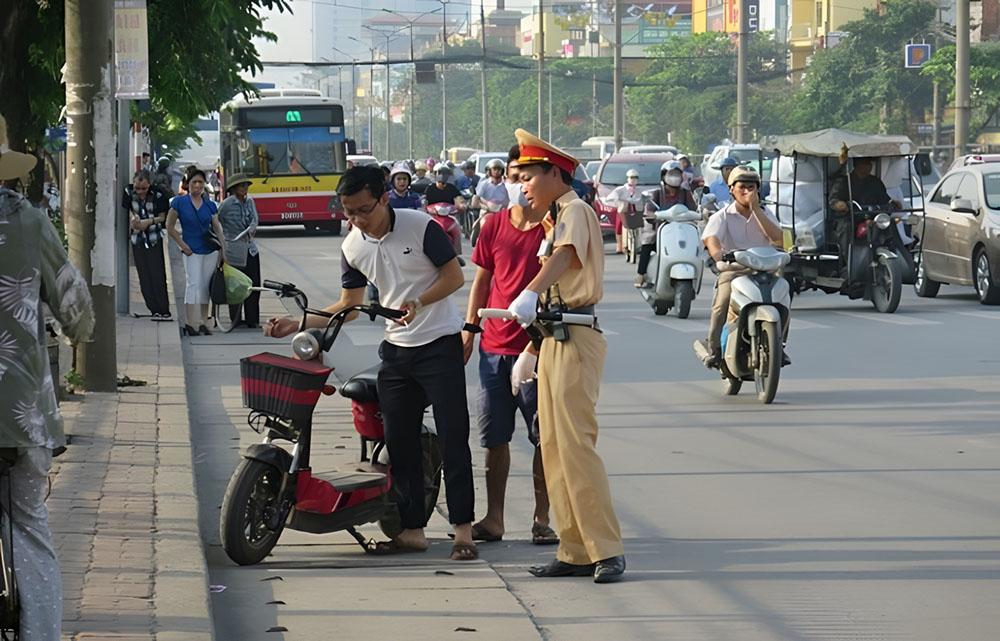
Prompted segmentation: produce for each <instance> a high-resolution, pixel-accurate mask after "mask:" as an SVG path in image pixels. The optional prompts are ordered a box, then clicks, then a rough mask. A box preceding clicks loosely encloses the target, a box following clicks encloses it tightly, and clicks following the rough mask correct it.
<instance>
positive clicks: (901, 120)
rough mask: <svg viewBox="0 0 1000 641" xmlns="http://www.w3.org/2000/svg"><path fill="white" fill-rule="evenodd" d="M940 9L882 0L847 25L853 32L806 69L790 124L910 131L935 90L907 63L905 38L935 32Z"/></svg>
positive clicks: (914, 0) (917, 1)
mask: <svg viewBox="0 0 1000 641" xmlns="http://www.w3.org/2000/svg"><path fill="white" fill-rule="evenodd" d="M936 10H937V9H936V6H935V4H933V3H931V2H929V1H926V0H884V1H883V2H882V3H881V7H880V8H879V9H865V13H864V18H862V19H860V20H856V21H853V22H849V23H847V24H845V25H844V26H843V27H842V30H843V31H846V32H848V34H849V35H848V36H847V37H846V38H845V39H844V40H843V41H841V43H840V44H839V45H837V46H836V47H833V48H830V49H824V50H821V51H818V52H816V55H815V56H813V59H812V62H811V63H810V65H809V67H808V68H807V69H806V70H805V78H804V80H803V83H802V87H801V88H800V89H799V91H797V92H796V96H795V98H796V100H795V101H794V105H793V109H792V110H791V112H790V114H789V117H788V120H787V126H788V128H789V129H790V130H797V131H807V130H811V129H822V128H825V127H843V128H847V129H853V130H857V131H862V132H868V133H877V132H879V131H882V132H884V133H906V131H907V126H908V123H909V122H910V121H911V120H912V118H911V116H912V115H917V114H919V117H920V118H922V114H923V112H924V110H925V109H927V108H928V106H929V105H930V102H931V99H932V91H931V81H930V79H929V78H928V77H927V76H925V75H921V74H920V73H919V72H918V71H917V70H915V69H905V68H904V67H903V52H904V48H905V45H906V43H907V42H910V41H911V40H914V39H921V38H923V37H924V36H925V35H926V34H927V33H928V32H930V31H931V21H932V20H933V19H934V14H935V12H936Z"/></svg>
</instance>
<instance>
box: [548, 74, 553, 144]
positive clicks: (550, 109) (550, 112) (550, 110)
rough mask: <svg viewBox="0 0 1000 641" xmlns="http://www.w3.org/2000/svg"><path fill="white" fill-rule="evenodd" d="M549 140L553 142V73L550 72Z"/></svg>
mask: <svg viewBox="0 0 1000 641" xmlns="http://www.w3.org/2000/svg"><path fill="white" fill-rule="evenodd" d="M547 140H548V141H549V142H552V74H551V73H550V74H549V137H548V138H547Z"/></svg>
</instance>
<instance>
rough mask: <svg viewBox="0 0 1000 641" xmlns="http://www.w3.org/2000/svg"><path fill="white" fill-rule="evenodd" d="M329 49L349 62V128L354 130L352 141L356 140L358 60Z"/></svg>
mask: <svg viewBox="0 0 1000 641" xmlns="http://www.w3.org/2000/svg"><path fill="white" fill-rule="evenodd" d="M330 48H331V49H333V50H334V51H336V52H337V53H339V54H340V55H342V56H347V59H348V60H350V61H351V127H352V128H353V129H354V139H355V140H357V138H358V112H357V109H356V107H357V104H356V102H357V101H356V99H357V92H356V91H355V90H354V84H355V82H357V80H356V77H357V64H358V60H357V58H355V57H354V56H352V55H351V54H349V53H347V52H346V51H341V50H340V49H338V48H336V47H330ZM337 79H338V80H340V71H339V68H338V72H337ZM341 83H342V81H341ZM342 93H343V92H342V91H341V95H342ZM341 100H342V101H343V97H341Z"/></svg>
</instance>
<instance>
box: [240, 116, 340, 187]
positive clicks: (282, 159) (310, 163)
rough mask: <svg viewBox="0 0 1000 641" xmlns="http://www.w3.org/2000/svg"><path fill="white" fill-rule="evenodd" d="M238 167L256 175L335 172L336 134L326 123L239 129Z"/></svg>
mask: <svg viewBox="0 0 1000 641" xmlns="http://www.w3.org/2000/svg"><path fill="white" fill-rule="evenodd" d="M237 135H238V143H237V149H238V150H239V153H238V160H239V171H240V172H241V173H246V174H251V175H256V176H292V175H300V174H306V175H308V174H313V175H316V174H332V173H335V172H336V164H335V156H334V148H335V146H336V145H337V144H340V143H339V141H338V139H337V137H336V136H335V135H332V134H330V133H329V132H328V130H327V128H325V127H296V128H284V127H274V128H253V129H245V130H241V131H239V132H238V134H237Z"/></svg>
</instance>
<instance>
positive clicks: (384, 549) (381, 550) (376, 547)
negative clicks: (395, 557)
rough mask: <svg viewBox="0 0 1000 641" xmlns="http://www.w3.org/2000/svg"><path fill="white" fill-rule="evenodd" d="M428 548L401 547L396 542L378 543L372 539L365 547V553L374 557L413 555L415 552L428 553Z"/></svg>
mask: <svg viewBox="0 0 1000 641" xmlns="http://www.w3.org/2000/svg"><path fill="white" fill-rule="evenodd" d="M426 551H427V548H415V547H412V546H409V545H400V544H399V543H397V542H396V541H392V540H389V541H376V540H375V539H372V540H371V541H368V544H367V545H365V552H367V553H368V554H371V555H373V556H389V555H392V554H413V553H415V552H426Z"/></svg>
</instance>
